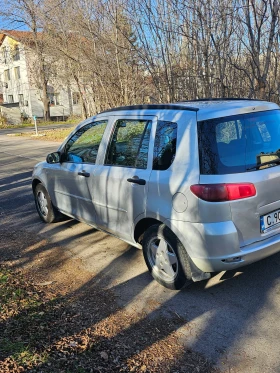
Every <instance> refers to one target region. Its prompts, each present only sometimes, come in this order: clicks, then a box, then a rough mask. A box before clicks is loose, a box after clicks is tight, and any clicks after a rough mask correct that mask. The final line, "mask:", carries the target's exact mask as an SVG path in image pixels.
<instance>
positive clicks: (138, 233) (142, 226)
mask: <svg viewBox="0 0 280 373" xmlns="http://www.w3.org/2000/svg"><path fill="white" fill-rule="evenodd" d="M155 224H158V225H160V224H163V221H162V220H159V219H155V218H148V217H145V218H142V219H141V220H139V221H138V222H137V224H136V225H135V227H134V240H135V242H138V243H140V244H141V242H142V239H143V235H144V233H145V231H146V230H147V229H148V228H149V227H151V226H152V225H155Z"/></svg>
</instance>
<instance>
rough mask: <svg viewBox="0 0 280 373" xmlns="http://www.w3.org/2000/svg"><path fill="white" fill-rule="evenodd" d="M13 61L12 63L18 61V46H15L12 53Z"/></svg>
mask: <svg viewBox="0 0 280 373" xmlns="http://www.w3.org/2000/svg"><path fill="white" fill-rule="evenodd" d="M13 60H14V61H19V60H20V54H19V46H18V45H16V46H15V49H14V51H13Z"/></svg>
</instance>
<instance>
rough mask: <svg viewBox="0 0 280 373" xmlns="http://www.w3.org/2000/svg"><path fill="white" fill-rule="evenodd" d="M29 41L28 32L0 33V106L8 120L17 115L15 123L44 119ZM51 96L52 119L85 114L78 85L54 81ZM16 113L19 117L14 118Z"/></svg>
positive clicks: (49, 90)
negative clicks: (34, 76)
mask: <svg viewBox="0 0 280 373" xmlns="http://www.w3.org/2000/svg"><path fill="white" fill-rule="evenodd" d="M28 39H29V41H30V32H28V31H2V32H1V31H0V86H1V88H0V92H1V91H2V94H3V103H2V104H0V105H1V109H2V113H4V114H5V115H6V116H9V113H11V114H12V113H14V115H13V118H12V121H16V122H18V121H21V120H23V119H25V118H26V119H27V118H33V117H34V116H36V117H37V118H43V115H44V109H43V102H42V100H41V91H40V89H39V88H38V87H37V86H36V84H35V82H34V79H33V77H32V75H33V74H34V70H33V73H32V69H31V68H30V66H31V64H32V63H33V62H34V54H33V52H32V49H30V48H29V47H28V46H27V45H26V44H27V43H25V40H26V41H28ZM32 54H33V56H32ZM32 60H33V61H32ZM33 68H34V67H33ZM35 69H36V66H35ZM48 96H49V100H50V116H51V119H53V120H63V119H66V118H68V117H69V116H70V115H78V116H80V115H81V114H82V113H81V105H80V102H79V97H80V96H79V93H78V90H77V89H75V85H74V86H73V84H72V85H71V86H70V85H69V84H68V85H67V84H64V82H55V81H52V82H50V84H49V85H48ZM16 111H17V112H18V115H15V113H16ZM15 116H17V117H18V119H17V120H16V119H15Z"/></svg>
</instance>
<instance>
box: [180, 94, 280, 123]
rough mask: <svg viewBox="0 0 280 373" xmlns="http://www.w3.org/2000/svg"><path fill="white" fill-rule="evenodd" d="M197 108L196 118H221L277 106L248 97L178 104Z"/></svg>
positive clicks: (271, 108) (276, 106)
mask: <svg viewBox="0 0 280 373" xmlns="http://www.w3.org/2000/svg"><path fill="white" fill-rule="evenodd" d="M183 104H186V105H188V106H191V107H194V108H196V109H198V113H197V120H198V121H201V120H206V119H211V118H221V117H227V116H231V115H238V114H246V113H251V112H256V111H266V110H276V109H279V106H278V105H277V104H275V103H273V102H268V101H262V100H250V99H242V98H241V99H238V98H236V99H233V98H231V99H208V100H194V101H186V102H180V105H183Z"/></svg>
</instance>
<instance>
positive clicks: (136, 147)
mask: <svg viewBox="0 0 280 373" xmlns="http://www.w3.org/2000/svg"><path fill="white" fill-rule="evenodd" d="M151 127H152V121H150V120H134V119H120V120H118V121H117V122H116V124H115V129H114V133H113V136H112V139H111V142H110V145H109V148H108V151H107V156H106V160H105V164H106V165H112V166H122V167H135V168H143V169H145V168H147V163H148V151H149V141H150V133H151Z"/></svg>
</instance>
